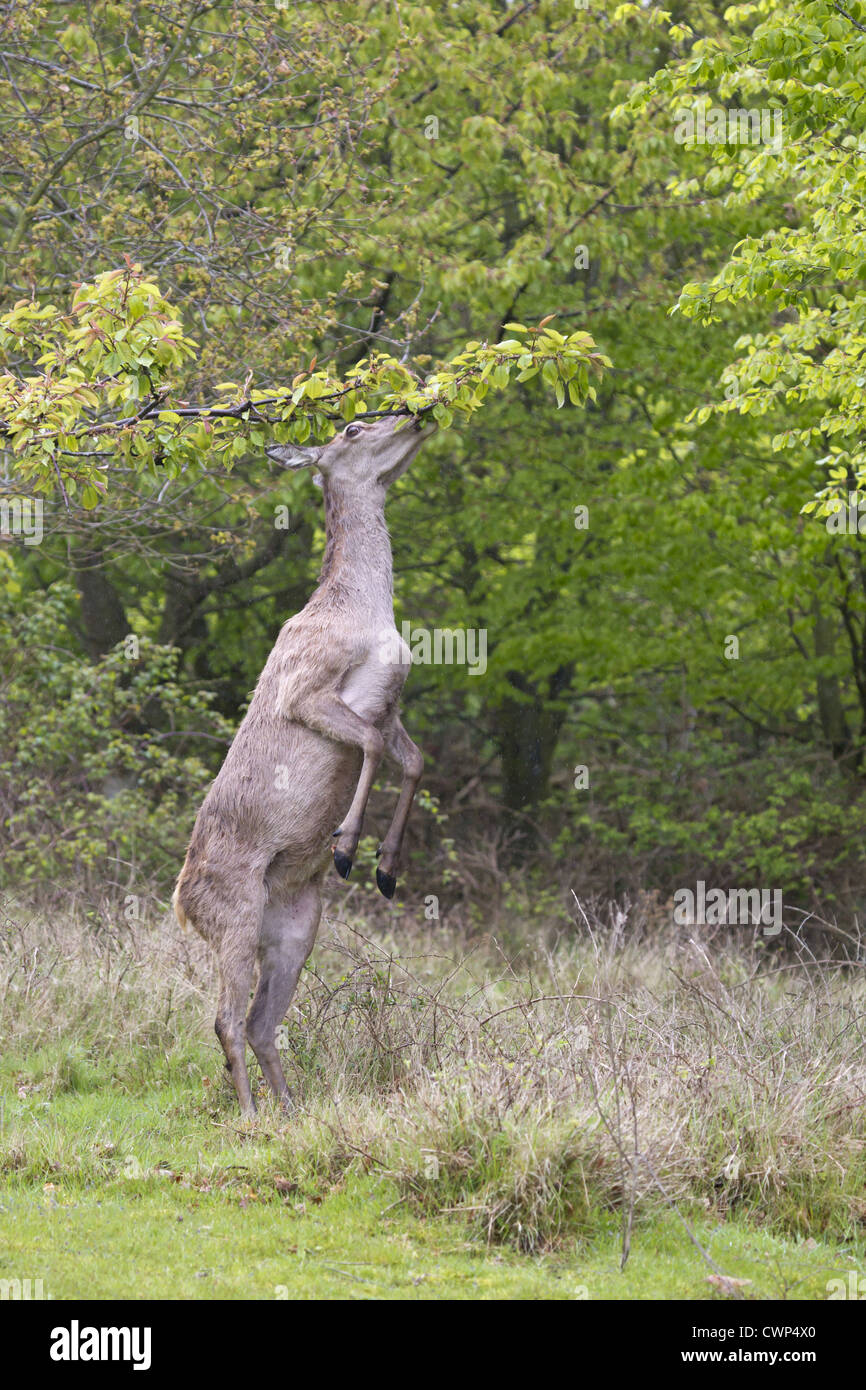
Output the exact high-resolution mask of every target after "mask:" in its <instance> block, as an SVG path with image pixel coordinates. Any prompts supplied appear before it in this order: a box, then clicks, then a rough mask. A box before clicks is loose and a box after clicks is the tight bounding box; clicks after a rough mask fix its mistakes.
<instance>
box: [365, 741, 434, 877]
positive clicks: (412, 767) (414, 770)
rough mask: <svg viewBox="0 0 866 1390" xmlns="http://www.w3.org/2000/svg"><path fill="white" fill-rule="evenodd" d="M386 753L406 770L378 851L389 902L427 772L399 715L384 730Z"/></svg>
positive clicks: (420, 754) (415, 745)
mask: <svg viewBox="0 0 866 1390" xmlns="http://www.w3.org/2000/svg"><path fill="white" fill-rule="evenodd" d="M385 751H386V752H387V753H389V754H390V756H391V757H392V758H394V760H395V761H396V762H397V763H399V765H400V767H401V768H402V769H403V781H402V783H401V786H400V797H399V799H398V801H397V807H396V810H395V811H394V817H393V819H392V821H391V824H390V825H389V827H388V831H387V834H386V835H385V838H384V840H383V841H382V845H381V848H380V850H379V867H378V868H377V870H376V883H377V885H378V887H379V892H380V893H382V894H383V895H384V896H385V897H386V898H393V896H394V891H395V889H396V887H397V879H396V876H395V875H396V869H397V865H398V863H399V861H400V850H401V848H402V845H403V835H404V833H405V831H406V825H407V822H408V820H409V812H410V811H411V809H412V802H413V800H414V798H415V792H416V791H417V790H418V783H419V782H420V781H421V774H422V772H423V771H424V756H423V754H422V752H421V749H420V748H419V747H418V745H417V744H415V743H413V742H412V740H411V738H410V737H409V735H408V734H407V733H406V730H405V729H404V728H403V725H402V723H401V722H400V716H399V715H395V716H394V718H393V719H392V720H391V722H390V723H389V724H388V726H387V727H386V729H385Z"/></svg>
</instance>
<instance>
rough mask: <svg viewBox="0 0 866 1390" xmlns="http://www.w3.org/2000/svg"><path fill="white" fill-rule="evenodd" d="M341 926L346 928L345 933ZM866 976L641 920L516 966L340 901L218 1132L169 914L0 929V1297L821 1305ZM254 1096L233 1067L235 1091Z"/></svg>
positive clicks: (195, 996) (846, 1159)
mask: <svg viewBox="0 0 866 1390" xmlns="http://www.w3.org/2000/svg"><path fill="white" fill-rule="evenodd" d="M349 906H353V910H352V911H349V910H347V909H348V907H349ZM864 993H866V984H864V980H863V973H862V969H858V968H856V967H853V968H852V967H851V966H850V965H842V964H835V965H834V964H832V963H826V962H825V963H819V962H817V961H816V960H814V959H812V960H810V959H809V953H808V952H807V951H804V950H801V951H800V952H799V957H798V956H797V955H796V954H794V953H791V952H787V953H783V952H781V951H775V952H773V953H772V954H771V953H768V952H767V951H764V952H762V951H761V950H760V947H758V948H756V947H755V946H754V945H753V943H751V942H745V941H744V940H743V939H742V933H736V934H734V933H729V934H728V937H727V938H722V939H718V938H717V939H716V940H715V941H713V942H710V943H706V942H704V943H702V942H701V941H699V940H698V939H697V935H696V933H695V931H694V929H691V930H690V929H688V928H679V929H677V928H674V927H669V928H668V929H667V930H666V931H662V930H660V929H659V927H658V924H657V922H655V921H654V920H653V914H652V913H651V912H650V911H648V910H646V911H644V910H643V909H642V908H641V907H640V906H638V907H635V908H630V909H629V910H628V911H625V912H623V911H614V910H611V911H609V912H608V913H607V914H606V915H605V914H603V913H602V912H600V911H599V910H598V909H595V910H593V909H592V908H591V907H590V906H588V905H585V904H578V903H575V907H574V917H573V921H572V923H571V924H567V925H566V926H560V927H558V928H556V929H552V930H550V931H548V932H546V933H544V932H542V933H538V934H537V936H536V939H535V940H530V941H527V939H526V931H525V927H524V924H523V923H522V922H521V920H520V919H519V916H517V915H514V916H513V917H511V918H504V919H503V920H502V922H501V923H500V927H499V930H498V931H497V932H496V933H495V934H490V933H488V934H482V933H478V932H477V931H475V932H472V931H470V930H469V929H468V928H467V927H466V926H465V925H463V924H460V923H459V922H457V923H454V924H446V923H440V922H437V921H432V922H431V921H425V920H424V919H423V917H422V918H421V919H420V920H419V919H418V917H417V916H413V915H412V914H411V913H409V912H406V911H400V910H388V909H385V908H383V909H381V910H379V911H378V913H376V912H374V913H373V915H372V916H371V920H370V921H368V922H364V923H363V925H358V917H357V912H356V911H355V910H354V905H351V904H346V903H345V901H344V902H343V903H339V902H332V904H331V906H330V908H329V910H328V912H327V914H326V920H325V922H324V923H323V927H322V931H321V933H320V938H319V942H318V944H317V947H316V949H315V952H314V954H313V956H312V957H311V960H310V962H309V965H308V967H307V969H306V971H305V972H304V974H303V976H302V983H301V988H300V990H299V993H298V996H297V999H296V1001H295V1004H294V1005H293V1007H292V1010H291V1012H290V1015H289V1018H288V1020H287V1022H286V1025H285V1027H284V1030H283V1033H282V1035H281V1038H280V1042H281V1047H282V1048H283V1055H284V1060H285V1064H286V1070H287V1074H288V1076H289V1082H290V1085H291V1087H292V1089H293V1093H294V1096H295V1101H296V1108H295V1111H294V1113H293V1114H292V1115H291V1116H289V1117H286V1116H284V1115H282V1114H281V1113H280V1112H279V1111H278V1110H277V1109H275V1108H274V1107H273V1105H272V1103H271V1101H270V1100H269V1099H268V1097H267V1095H266V1094H265V1092H264V1088H263V1087H260V1089H259V1114H258V1117H257V1119H256V1121H255V1122H252V1123H245V1122H243V1121H241V1120H240V1118H239V1116H238V1113H237V1109H236V1104H235V1099H234V1094H233V1091H232V1088H231V1085H230V1083H229V1081H228V1080H227V1078H226V1076H225V1074H224V1069H223V1065H222V1055H221V1052H220V1050H219V1047H218V1043H217V1040H216V1038H215V1037H214V1036H213V1034H212V1032H211V1026H212V1018H213V998H214V978H213V967H212V963H211V959H210V957H209V955H208V953H207V951H206V949H205V947H204V946H203V945H202V944H201V943H200V942H199V941H198V940H197V938H195V937H192V936H189V935H184V934H183V933H181V931H180V929H179V928H178V927H177V926H176V925H174V924H173V923H171V922H170V920H169V919H168V917H167V915H166V916H162V917H160V918H159V919H157V920H154V921H147V922H144V921H142V922H137V923H128V922H126V921H125V920H123V919H122V918H121V919H120V920H119V921H118V920H114V921H112V920H111V917H110V914H107V913H104V914H103V916H102V920H95V918H94V916H93V915H90V916H88V915H86V914H82V915H80V916H78V917H76V916H75V915H72V914H70V915H69V916H67V917H66V918H65V919H58V918H55V919H53V920H48V919H46V917H45V916H43V915H41V914H39V913H35V914H28V913H27V912H25V911H23V910H21V909H20V908H8V907H7V914H6V922H5V927H4V936H3V946H2V956H0V999H2V1014H0V1040H2V1058H3V1060H2V1073H0V1081H2V1110H0V1250H2V1252H3V1253H2V1256H0V1259H2V1267H0V1280H3V1279H6V1280H14V1279H16V1278H17V1279H22V1280H23V1279H27V1278H29V1279H30V1280H31V1281H35V1280H42V1285H41V1287H42V1289H43V1290H44V1293H45V1295H46V1296H50V1297H54V1298H81V1297H97V1298H124V1299H138V1298H183V1299H208V1298H241V1299H250V1298H256V1299H283V1298H292V1299H295V1298H301V1299H304V1298H350V1299H354V1298H361V1299H364V1298H372V1299H377V1298H388V1299H392V1298H399V1299H402V1298H409V1299H425V1298H439V1299H442V1298H444V1299H463V1298H465V1299H486V1298H490V1299H512V1298H513V1299H526V1298H528V1299H683V1298H688V1299H727V1298H740V1299H749V1300H751V1299H766V1298H773V1299H780V1298H788V1299H826V1298H827V1297H828V1296H830V1294H831V1293H832V1292H833V1289H834V1288H836V1289H838V1288H839V1287H840V1286H839V1285H838V1284H836V1285H834V1284H833V1283H832V1282H831V1281H833V1280H842V1281H844V1282H845V1287H846V1288H847V1287H848V1285H849V1282H850V1279H851V1271H855V1272H856V1276H857V1277H859V1276H860V1275H861V1274H862V1273H863V1272H864V1269H866V1263H864V1231H866V1195H864V1194H866V1144H864V1137H866V1136H864V1128H866V1126H864V1105H863V1084H862V1083H863V1064H862V1052H863V1042H864V1038H863V1021H862V1020H863V1013H864ZM254 1075H255V1076H257V1075H258V1073H257V1071H254Z"/></svg>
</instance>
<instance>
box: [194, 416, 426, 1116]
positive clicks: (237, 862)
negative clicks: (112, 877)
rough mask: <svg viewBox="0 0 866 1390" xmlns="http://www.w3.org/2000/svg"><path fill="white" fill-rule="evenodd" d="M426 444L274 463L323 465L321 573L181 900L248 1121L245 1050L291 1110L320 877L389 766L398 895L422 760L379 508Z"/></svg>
mask: <svg viewBox="0 0 866 1390" xmlns="http://www.w3.org/2000/svg"><path fill="white" fill-rule="evenodd" d="M432 432H433V431H432V429H425V430H421V427H420V423H419V422H417V421H413V422H411V423H409V424H407V422H406V421H405V419H402V420H398V421H397V422H396V423H395V418H394V416H391V417H386V418H383V419H378V420H375V421H372V422H366V423H361V422H360V421H355V422H353V423H352V424H349V425H347V426H346V427H345V429H343V430H342V431H341V433H340V434H338V435H337V436H335V438H334V439H332V440H331V441H330V442H329V443H328V444H326V445H323V446H321V447H318V448H300V447H298V446H295V445H277V446H274V447H272V448H269V449H268V454H269V456H270V457H271V458H272V459H274V460H276V461H277V462H279V463H281V464H283V465H284V466H286V467H290V468H301V467H305V466H308V465H315V466H316V467H317V468H318V470H319V472H320V474H321V482H322V489H323V492H324V498H325V527H326V535H327V544H326V548H325V558H324V564H323V566H322V572H321V575H320V577H319V586H318V588H317V589H316V591H315V593H314V594H313V596H312V598H311V599H310V601H309V602H308V603H307V605H306V607H305V608H303V609H302V610H301V612H300V613H297V614H296V615H295V617H293V618H290V619H289V621H288V622H287V623H286V624H285V625H284V626H283V628H282V630H281V632H280V635H279V637H278V638H277V640H276V643H275V644H274V648H273V650H272V652H271V654H270V656H269V657H268V660H267V662H266V664H265V668H264V670H263V671H262V674H261V676H260V677H259V680H258V684H257V685H256V689H255V693H254V695H253V698H252V702H251V704H250V707H249V710H248V711H247V714H246V716H245V718H244V720H243V722H242V724H241V726H240V728H239V729H238V731H237V734H236V735H235V738H234V741H233V743H232V746H231V748H230V749H229V751H228V754H227V756H226V760H225V762H224V763H223V765H222V768H221V770H220V772H219V774H218V776H217V777H216V779H215V781H214V782H213V784H212V785H211V787H210V790H209V791H208V793H207V795H206V797H205V799H204V802H203V803H202V806H201V809H200V810H199V813H198V817H197V819H196V822H195V827H194V829H193V832H192V839H191V840H190V845H189V849H188V851H187V855H186V859H185V861H184V865H183V868H182V870H181V873H180V877H179V878H178V882H177V887H176V888H175V891H174V896H173V898H172V905H173V907H174V910H175V912H176V914H177V917H178V920H179V922H180V923H181V926H184V927H185V926H186V925H187V923H188V922H189V923H191V924H192V925H193V927H194V928H195V929H196V931H197V932H199V933H200V935H201V936H203V937H204V938H205V940H206V941H208V942H209V943H210V945H211V946H212V947H213V948H214V950H215V951H216V952H217V955H218V959H219V973H220V991H219V1004H218V1008H217V1016H216V1024H215V1027H216V1032H217V1036H218V1037H219V1040H220V1042H221V1043H222V1046H223V1050H224V1052H225V1054H226V1059H227V1063H228V1067H229V1070H230V1072H231V1076H232V1080H233V1082H234V1085H235V1090H236V1091H237V1094H238V1100H239V1101H240V1106H241V1110H242V1112H243V1114H244V1115H245V1116H247V1117H249V1116H251V1115H253V1114H254V1113H255V1108H256V1107H255V1102H254V1100H253V1096H252V1091H251V1089H250V1080H249V1075H248V1072H247V1065H246V1055H245V1042H246V1041H248V1042H249V1043H250V1046H251V1047H252V1049H253V1052H254V1053H255V1055H256V1057H257V1058H258V1061H259V1064H260V1066H261V1069H262V1072H263V1073H264V1076H265V1078H266V1079H267V1081H268V1083H269V1085H270V1087H271V1089H272V1090H273V1092H274V1094H275V1095H276V1096H277V1097H278V1099H279V1100H280V1102H281V1103H282V1104H283V1106H284V1107H286V1108H288V1107H289V1106H290V1104H291V1097H290V1093H289V1088H288V1086H287V1085H286V1079H285V1076H284V1075H283V1069H282V1066H281V1064H280V1058H279V1054H278V1051H277V1045H276V1033H277V1028H278V1027H279V1025H280V1023H281V1022H282V1020H283V1019H284V1018H285V1015H286V1012H287V1010H288V1008H289V1004H290V1003H291V1000H292V997H293V995H294V993H295V988H296V986H297V983H298V976H299V975H300V972H301V969H302V967H303V965H304V963H305V961H306V960H307V957H308V956H309V954H310V952H311V950H312V949H313V942H314V941H315V938H316V932H317V930H318V926H319V920H320V917H321V913H322V905H321V882H322V878H323V876H324V873H325V870H326V868H327V865H328V863H329V861H330V858H331V855H332V854H333V861H334V865H335V867H336V869H337V872H338V873H339V874H341V875H342V877H343V878H348V876H349V872H350V870H351V868H352V860H353V858H354V855H355V852H356V850H357V847H358V841H359V839H360V836H361V827H362V824H363V819H364V811H365V809H366V806H367V799H368V797H369V795H370V789H371V787H372V785H373V780H374V778H375V776H376V770H377V768H378V766H379V763H380V761H381V759H382V757H383V754H385V753H388V754H390V755H391V757H393V758H394V759H395V760H396V762H397V763H398V764H399V765H400V767H401V769H402V785H401V789H400V796H399V800H398V802H397V807H396V810H395V812H394V818H393V820H392V821H391V825H390V827H389V829H388V832H387V834H386V835H385V839H384V841H383V842H382V848H381V852H380V859H379V867H378V869H377V871H376V881H377V883H378V885H379V888H380V890H381V891H382V893H384V895H385V897H386V898H391V897H393V895H394V889H395V887H396V871H397V864H398V859H399V855H400V847H401V844H402V841H403V833H404V831H405V829H406V822H407V820H408V818H409V811H410V808H411V805H412V800H413V797H414V795H415V791H416V788H417V786H418V782H419V780H420V778H421V772H422V768H423V758H422V756H421V753H420V751H419V749H418V748H417V747H416V746H415V744H414V743H413V742H412V740H411V739H410V737H409V735H408V734H407V733H406V730H405V729H404V728H403V725H402V724H401V722H400V715H399V702H400V695H401V692H402V689H403V684H404V681H405V679H406V676H407V674H408V669H409V664H410V657H409V651H408V648H407V647H406V644H405V643H404V642H403V641H402V640H401V638H400V636H399V634H398V633H397V630H396V627H395V624H394V607H393V576H392V566H391V544H390V540H389V537H388V531H387V528H386V526H385V495H386V492H387V489H388V487H389V485H390V484H391V483H392V482H393V481H394V480H395V479H396V478H399V477H400V476H401V474H403V473H404V472H405V471H406V469H407V468H408V467H409V464H410V463H411V461H412V459H413V458H414V456H415V454H416V452H417V450H418V448H419V446H420V444H421V443H422V441H423V440H424V439H425V438H427V436H428V434H430V433H432ZM335 826H338V827H339V828H338V829H336V830H335V828H334V827H335ZM256 966H258V984H257V987H256V993H255V998H254V999H253V1002H252V1005H251V1007H250V1008H249V1013H247V1006H248V1004H249V997H250V990H251V987H252V982H253V975H254V973H255V970H256ZM245 1017H246V1027H245V1026H244V1019H245Z"/></svg>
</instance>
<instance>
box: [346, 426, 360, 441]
mask: <svg viewBox="0 0 866 1390" xmlns="http://www.w3.org/2000/svg"><path fill="white" fill-rule="evenodd" d="M363 433H364V431H363V430H362V429H361V426H360V425H347V426H346V428H345V429H344V430H343V437H344V439H357V438H358V435H359V434H363Z"/></svg>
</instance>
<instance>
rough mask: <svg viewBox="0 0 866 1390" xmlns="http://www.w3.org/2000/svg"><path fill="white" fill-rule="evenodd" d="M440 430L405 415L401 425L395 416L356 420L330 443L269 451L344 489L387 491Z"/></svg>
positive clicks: (283, 462)
mask: <svg viewBox="0 0 866 1390" xmlns="http://www.w3.org/2000/svg"><path fill="white" fill-rule="evenodd" d="M435 428H436V427H435V425H428V426H426V427H424V426H423V425H422V423H421V421H420V420H417V419H409V418H407V417H406V416H405V415H404V416H399V417H397V420H396V423H395V417H394V416H393V415H391V416H385V417H384V418H382V419H379V420H352V421H351V423H350V424H348V425H346V426H345V427H344V428H343V429H342V430H341V431H340V432H339V434H337V435H335V436H334V438H333V439H331V440H329V441H328V443H327V444H319V445H306V444H272V445H270V446H269V447H268V448H267V449H266V450H265V452H266V453H267V455H268V458H271V459H273V460H274V462H275V463H279V464H281V465H282V466H283V467H284V468H292V469H296V468H310V467H315V468H318V470H319V472H320V473H321V474H322V475H323V477H324V478H326V479H327V481H328V482H329V483H336V484H337V485H338V486H339V487H340V488H341V489H347V490H351V491H371V490H378V489H381V490H382V492H384V491H385V490H386V489H387V488H388V487H390V485H391V483H393V482H394V481H395V479H397V478H399V477H401V476H402V475H403V474H404V473H405V472H406V469H407V468H408V467H409V464H410V463H411V462H412V460H413V458H414V457H415V455H416V453H417V452H418V449H419V448H420V446H421V445H422V444H423V442H424V440H425V439H428V438H429V437H430V435H431V434H433V433H434V431H435ZM317 481H318V480H317Z"/></svg>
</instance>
